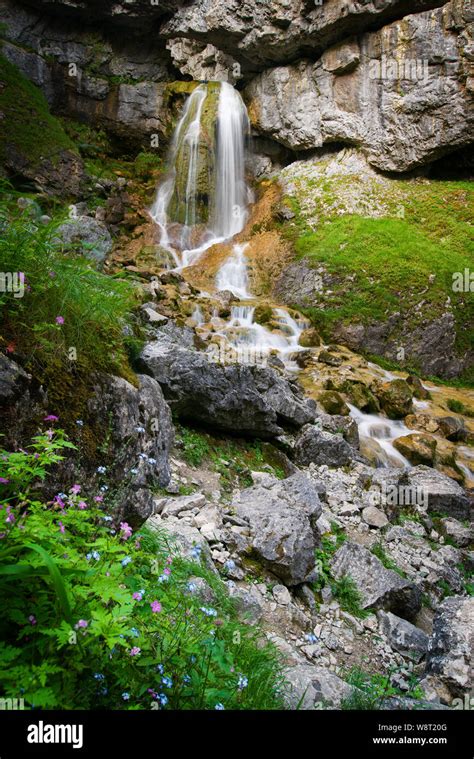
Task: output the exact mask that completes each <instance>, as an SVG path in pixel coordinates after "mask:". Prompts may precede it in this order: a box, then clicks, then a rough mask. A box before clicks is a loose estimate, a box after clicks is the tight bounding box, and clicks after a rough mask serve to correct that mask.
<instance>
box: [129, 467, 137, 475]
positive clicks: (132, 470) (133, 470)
mask: <svg viewBox="0 0 474 759" xmlns="http://www.w3.org/2000/svg"><path fill="white" fill-rule="evenodd" d="M130 474H138V469H136V468H135V467H134V468H133V469H130Z"/></svg>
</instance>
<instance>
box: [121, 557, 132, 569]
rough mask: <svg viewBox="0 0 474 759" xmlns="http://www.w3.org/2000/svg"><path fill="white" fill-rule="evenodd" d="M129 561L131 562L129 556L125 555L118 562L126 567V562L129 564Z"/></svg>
mask: <svg viewBox="0 0 474 759" xmlns="http://www.w3.org/2000/svg"><path fill="white" fill-rule="evenodd" d="M130 562H131V558H130V556H126V557H125V558H124V559H122V561H121V562H120V563H121V565H122V567H126V566H127V564H130Z"/></svg>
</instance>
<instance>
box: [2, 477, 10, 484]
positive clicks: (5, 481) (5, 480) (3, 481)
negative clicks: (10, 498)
mask: <svg viewBox="0 0 474 759" xmlns="http://www.w3.org/2000/svg"><path fill="white" fill-rule="evenodd" d="M9 482H10V480H7V479H5V477H0V484H1V485H8V483H9Z"/></svg>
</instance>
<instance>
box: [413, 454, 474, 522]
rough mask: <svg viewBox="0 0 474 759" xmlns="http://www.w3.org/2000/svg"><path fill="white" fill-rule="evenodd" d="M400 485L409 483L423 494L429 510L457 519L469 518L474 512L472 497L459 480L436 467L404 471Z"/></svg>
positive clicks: (420, 467) (422, 467)
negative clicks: (453, 478)
mask: <svg viewBox="0 0 474 759" xmlns="http://www.w3.org/2000/svg"><path fill="white" fill-rule="evenodd" d="M400 485H405V486H406V485H408V486H409V487H411V488H412V489H413V490H414V491H415V492H416V491H418V492H420V493H421V494H422V496H423V502H424V503H427V506H428V511H429V512H436V513H441V514H444V515H446V516H449V517H454V518H455V519H460V520H464V519H469V518H471V516H472V512H473V503H472V497H470V496H468V495H467V494H466V492H465V490H464V489H463V488H462V487H461V485H459V484H458V483H457V482H455V481H454V480H452V479H451V477H447V476H446V475H445V474H442V472H438V471H437V470H436V469H431V467H427V466H416V467H413V468H412V469H409V470H408V471H407V472H405V473H403V474H402V475H401V478H400Z"/></svg>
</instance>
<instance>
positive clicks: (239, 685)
mask: <svg viewBox="0 0 474 759" xmlns="http://www.w3.org/2000/svg"><path fill="white" fill-rule="evenodd" d="M248 684H249V680H248V677H245V676H244V675H239V679H238V681H237V688H238V689H239V690H243V689H244V688H246V687H247V685H248Z"/></svg>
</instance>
